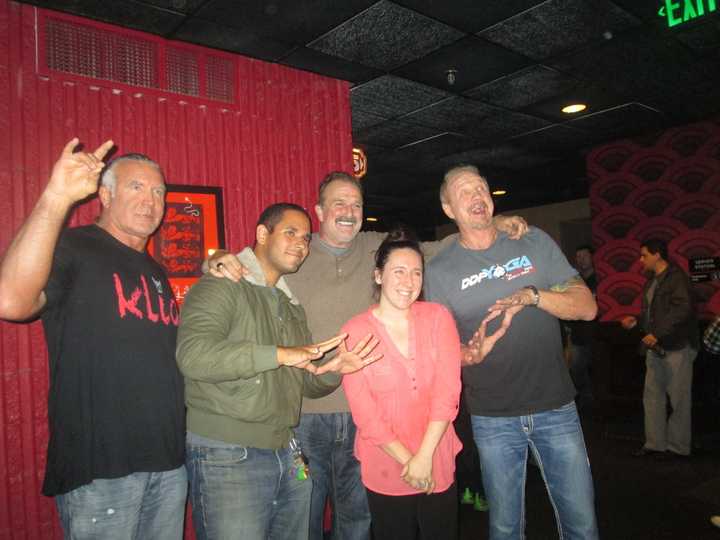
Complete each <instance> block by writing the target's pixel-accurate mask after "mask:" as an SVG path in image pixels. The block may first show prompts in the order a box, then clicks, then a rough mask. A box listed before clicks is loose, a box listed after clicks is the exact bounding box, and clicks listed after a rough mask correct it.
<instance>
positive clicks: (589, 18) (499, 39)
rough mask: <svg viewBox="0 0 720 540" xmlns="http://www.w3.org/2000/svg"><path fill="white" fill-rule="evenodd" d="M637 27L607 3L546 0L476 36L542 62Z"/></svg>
mask: <svg viewBox="0 0 720 540" xmlns="http://www.w3.org/2000/svg"><path fill="white" fill-rule="evenodd" d="M639 24H640V21H639V20H638V19H637V18H635V17H634V16H632V15H631V14H630V13H628V12H626V11H623V10H622V9H620V8H619V7H617V6H615V5H614V4H613V3H612V2H609V1H608V0H549V1H548V2H545V3H543V4H540V5H539V6H537V7H535V8H533V9H530V10H528V11H525V12H523V13H520V14H519V15H516V16H515V17H512V18H510V19H508V20H506V21H503V22H500V23H498V24H496V25H495V26H492V27H491V28H488V29H486V30H483V31H482V32H480V33H479V34H478V35H480V36H482V37H483V38H485V39H487V40H488V41H492V42H493V43H497V44H499V45H502V46H504V47H507V48H508V49H511V50H513V51H516V52H519V53H522V54H524V55H526V56H528V57H530V58H533V59H536V60H542V59H544V58H548V57H551V56H555V55H557V54H560V53H563V52H566V51H568V50H570V49H573V48H576V47H578V46H580V45H584V44H586V43H590V42H593V41H599V40H602V39H604V34H605V33H606V32H611V33H615V32H619V31H622V30H626V29H628V28H631V27H633V26H638V25H639Z"/></svg>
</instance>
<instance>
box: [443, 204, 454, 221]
mask: <svg viewBox="0 0 720 540" xmlns="http://www.w3.org/2000/svg"><path fill="white" fill-rule="evenodd" d="M440 204H441V206H442V209H443V212H445V215H446V216H447V217H449V218H450V219H452V220H453V221H455V214H454V213H453V211H452V208H450V205H449V204H448V203H446V202H443V203H440Z"/></svg>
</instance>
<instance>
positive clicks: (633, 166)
mask: <svg viewBox="0 0 720 540" xmlns="http://www.w3.org/2000/svg"><path fill="white" fill-rule="evenodd" d="M645 141H647V139H646V140H645ZM587 171H588V177H589V178H590V209H591V213H592V238H593V243H594V244H595V248H596V251H595V267H596V269H597V272H598V277H599V278H600V285H599V286H598V305H599V306H600V313H601V318H602V320H603V321H611V320H617V319H618V318H619V317H621V316H623V315H628V314H633V315H635V314H637V313H638V312H639V310H640V292H641V291H642V286H643V283H644V282H645V278H644V277H643V276H642V273H641V268H640V264H639V261H638V252H639V249H640V243H641V242H642V241H643V240H646V239H649V238H661V239H663V240H665V241H666V242H667V243H668V250H669V254H670V257H671V258H672V259H674V260H675V261H676V262H677V263H678V264H679V265H680V266H681V267H683V268H684V269H685V270H687V268H688V259H689V258H692V257H702V256H718V255H720V119H714V120H709V121H706V122H699V123H697V124H691V125H688V126H683V127H680V128H675V129H671V130H668V131H666V132H664V133H662V134H661V135H659V136H658V137H656V138H655V139H654V140H652V141H650V142H649V143H647V142H646V144H645V145H642V144H640V143H639V142H638V141H635V140H624V141H616V142H613V143H611V144H607V145H604V146H601V147H598V148H595V149H594V150H593V151H592V152H591V153H590V154H589V155H588V157H587ZM693 287H694V293H695V296H696V299H697V309H698V315H699V316H700V317H701V318H710V316H711V315H712V314H716V313H720V282H718V281H713V282H706V283H699V284H695V285H694V286H693Z"/></svg>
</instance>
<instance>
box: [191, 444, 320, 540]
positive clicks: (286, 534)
mask: <svg viewBox="0 0 720 540" xmlns="http://www.w3.org/2000/svg"><path fill="white" fill-rule="evenodd" d="M186 459H187V462H186V465H187V469H188V478H189V479H190V502H191V504H192V517H193V525H194V527H195V534H196V536H197V538H198V540H214V539H218V540H219V539H222V540H235V539H237V540H266V539H267V540H307V537H308V515H309V511H310V493H311V491H312V481H311V480H310V479H307V480H298V479H297V478H296V477H295V474H293V466H294V464H293V456H292V453H291V452H290V450H289V449H288V448H281V449H279V450H268V449H263V448H252V447H249V446H240V445H237V444H229V443H224V442H221V441H215V440H210V439H205V438H203V437H200V436H198V435H195V434H193V433H190V432H188V435H187V458H186ZM311 474H312V473H311Z"/></svg>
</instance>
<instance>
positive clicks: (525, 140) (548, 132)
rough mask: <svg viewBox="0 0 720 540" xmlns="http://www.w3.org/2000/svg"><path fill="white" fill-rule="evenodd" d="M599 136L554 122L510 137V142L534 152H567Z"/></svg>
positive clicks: (589, 142) (585, 144)
mask: <svg viewBox="0 0 720 540" xmlns="http://www.w3.org/2000/svg"><path fill="white" fill-rule="evenodd" d="M596 140H597V137H593V136H592V135H590V134H588V133H586V132H585V131H582V130H580V129H577V128H574V127H569V126H568V125H566V124H553V125H552V126H547V127H544V128H541V129H538V130H536V131H531V132H530V133H524V134H522V135H518V136H517V137H513V138H512V139H510V141H509V142H510V143H511V144H514V145H517V146H520V147H522V148H527V149H528V150H531V151H534V152H550V153H551V154H555V155H557V154H565V155H567V152H568V151H569V150H575V149H577V148H583V147H585V146H588V145H590V144H592V143H593V142H595V141H596Z"/></svg>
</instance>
